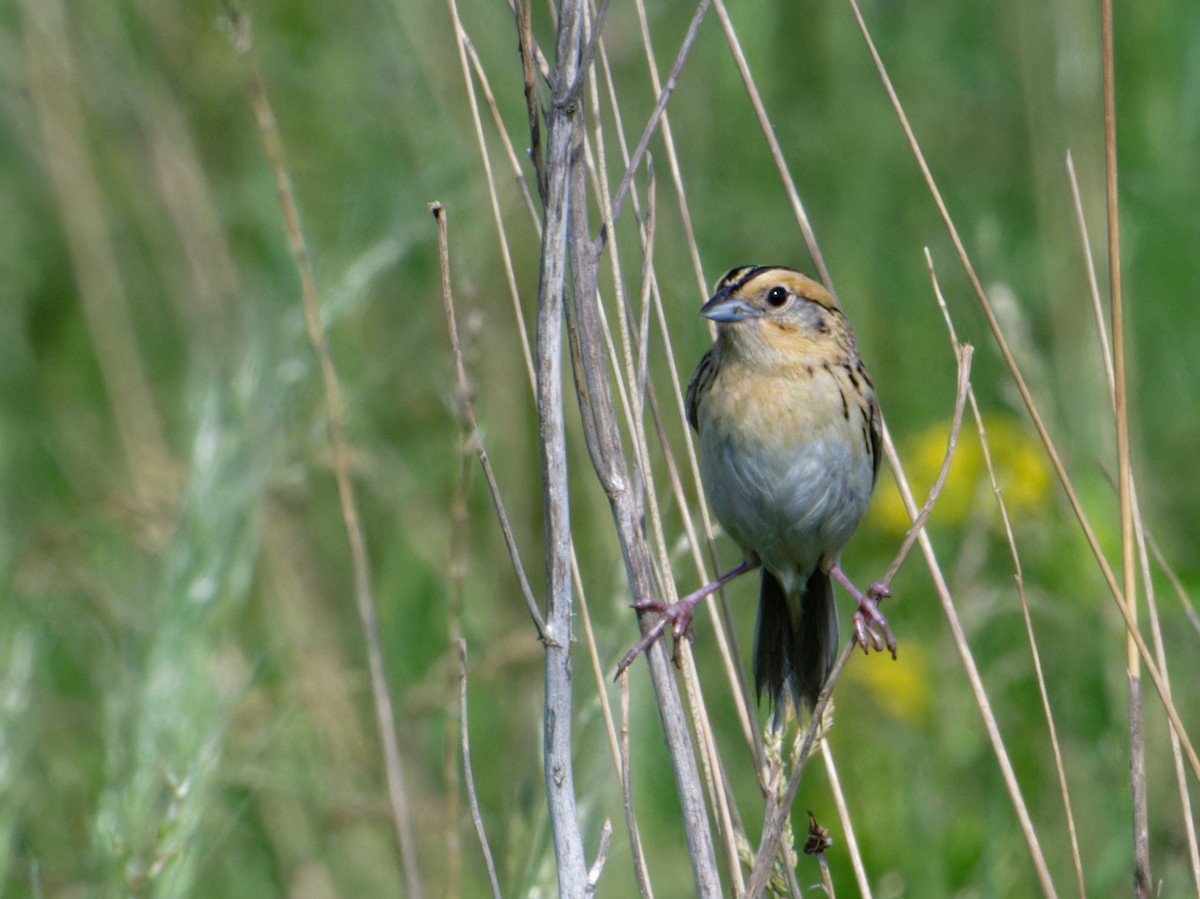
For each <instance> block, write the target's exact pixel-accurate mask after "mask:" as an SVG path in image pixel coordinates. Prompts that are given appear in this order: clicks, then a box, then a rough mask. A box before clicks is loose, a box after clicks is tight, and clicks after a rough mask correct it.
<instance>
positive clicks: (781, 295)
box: [700, 266, 849, 364]
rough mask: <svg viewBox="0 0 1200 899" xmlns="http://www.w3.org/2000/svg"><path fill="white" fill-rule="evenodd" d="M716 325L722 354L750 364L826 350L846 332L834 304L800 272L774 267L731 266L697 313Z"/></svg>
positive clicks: (840, 340)
mask: <svg viewBox="0 0 1200 899" xmlns="http://www.w3.org/2000/svg"><path fill="white" fill-rule="evenodd" d="M700 313H701V315H704V316H705V317H706V318H709V319H711V320H713V321H715V322H717V324H718V342H719V343H720V344H721V349H722V352H730V353H732V354H733V355H734V356H735V357H738V358H741V359H743V360H744V361H746V362H748V363H751V364H753V363H754V362H762V363H770V362H772V361H774V360H775V359H776V357H777V356H778V355H779V354H784V355H786V356H789V357H791V358H792V359H796V358H802V357H805V356H813V355H821V354H824V353H827V352H828V346H829V341H830V340H831V339H832V340H833V341H834V342H835V343H836V344H843V343H844V342H845V340H846V336H847V335H848V333H849V330H848V328H847V326H846V321H845V318H844V317H843V316H842V311H841V309H840V308H839V307H838V304H837V300H835V299H834V298H833V295H832V294H830V293H829V291H827V290H826V289H825V288H824V287H822V286H821V285H820V284H818V283H817V282H816V281H814V280H812V278H809V277H807V276H805V275H802V274H801V273H800V272H797V271H793V270H792V269H788V268H780V267H774V266H746V267H743V268H736V269H733V270H732V271H730V272H729V273H727V274H726V275H725V276H724V277H723V278H721V280H719V281H718V282H717V284H716V286H715V288H714V291H713V297H712V299H711V300H709V301H708V302H707V303H705V304H704V306H703V308H702V309H701V310H700Z"/></svg>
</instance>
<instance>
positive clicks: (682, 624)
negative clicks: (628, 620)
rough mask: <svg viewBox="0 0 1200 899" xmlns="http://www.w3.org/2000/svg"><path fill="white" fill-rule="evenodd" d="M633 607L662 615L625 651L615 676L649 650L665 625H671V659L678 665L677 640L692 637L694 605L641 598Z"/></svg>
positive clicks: (618, 675) (684, 602) (685, 602)
mask: <svg viewBox="0 0 1200 899" xmlns="http://www.w3.org/2000/svg"><path fill="white" fill-rule="evenodd" d="M633 608H634V609H636V610H637V611H639V612H657V613H658V614H659V615H661V616H662V617H661V618H659V619H658V621H656V622H654V624H653V626H651V628H650V630H648V631H646V633H645V634H644V635H643V636H642V639H640V640H638V642H637V643H636V644H635V645H634V647H633V649H631V650H629V652H627V653H625V657H624V658H623V659H621V663H620V664H619V665H617V675H616V676H617V677H620V676H621V674H622V673H623V672H624V671H625V669H626V668H628V667H629V666H630V665H632V664H633V662H634V660H635V659H636V658H637V657H638V656H639V655H641V654H642V653H643V652H649V650H650V647H651V646H653V645H654V643H655V642H656V641H657V640H658V638H659V637H661V636H662V634H663V631H665V630H666V629H667V625H670V626H671V641H672V644H673V648H672V650H671V661H673V662H674V663H675V667H676V668H678V667H679V665H680V661H679V642H680V641H681V640H682V639H683V638H684V637H687V639H688V640H689V641H690V640H692V639H693V633H692V613H693V611H694V610H695V606H694V605H693V604H692V603H691V602H687V601H680V602H677V603H674V604H673V605H667V604H666V603H665V602H663V601H662V600H661V599H642V600H638V601H637V602H635V603H633Z"/></svg>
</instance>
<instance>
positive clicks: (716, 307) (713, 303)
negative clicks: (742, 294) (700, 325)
mask: <svg viewBox="0 0 1200 899" xmlns="http://www.w3.org/2000/svg"><path fill="white" fill-rule="evenodd" d="M700 314H701V315H703V316H704V317H705V318H711V319H712V320H713V321H715V322H740V321H745V320H746V319H748V318H760V317H761V316H762V312H760V311H759V310H758V309H755V308H754V307H753V306H750V305H749V304H747V303H746V301H745V300H741V299H738V298H737V297H731V296H728V295H722V294H717V295H716V296H715V297H713V298H712V299H711V300H709V301H708V302H707V303H705V304H704V305H703V306H702V307H701V308H700Z"/></svg>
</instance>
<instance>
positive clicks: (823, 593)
mask: <svg viewBox="0 0 1200 899" xmlns="http://www.w3.org/2000/svg"><path fill="white" fill-rule="evenodd" d="M837 650H838V621H837V608H836V607H835V606H834V604H833V585H832V584H831V583H830V582H829V575H827V574H826V573H825V572H823V571H821V569H819V568H818V569H817V570H815V571H814V572H813V573H812V574H811V575H809V578H808V580H807V581H806V582H805V584H804V586H803V587H802V588H801V590H800V591H799V595H798V596H793V597H789V596H788V595H787V593H786V592H785V591H784V589H783V585H782V584H780V583H779V581H778V580H777V579H776V577H775V575H773V574H771V572H769V571H768V570H767V569H766V568H763V570H762V590H761V592H760V594H759V599H758V624H757V625H756V626H755V629H754V686H755V689H756V690H757V692H758V696H759V698H760V699H761V698H762V695H763V694H764V693H766V694H767V696H769V697H770V699H771V705H772V707H773V708H774V710H775V711H774V715H773V716H772V726H773V727H777V728H778V727H782V726H783V722H784V719H785V716H786V701H787V698H788V696H789V694H790V697H791V700H792V702H793V704H794V705H795V708H796V715H797V717H799V715H800V708H801V704H802V703H803V704H804V705H805V706H806V707H807V708H808V710H809V711H811V710H812V708H813V707H814V706H815V705H816V704H817V696H818V695H819V694H820V692H821V688H822V687H823V686H825V678H826V677H827V676H828V675H829V670H830V669H831V668H832V667H833V663H834V661H835V660H836V659H837Z"/></svg>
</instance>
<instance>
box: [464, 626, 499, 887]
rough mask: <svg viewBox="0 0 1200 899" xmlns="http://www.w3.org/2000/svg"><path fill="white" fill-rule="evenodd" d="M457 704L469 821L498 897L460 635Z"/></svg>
mask: <svg viewBox="0 0 1200 899" xmlns="http://www.w3.org/2000/svg"><path fill="white" fill-rule="evenodd" d="M458 704H459V705H458V708H459V726H458V729H459V734H460V736H461V738H462V761H463V780H465V781H466V787H467V801H468V802H469V803H470V805H471V821H472V822H474V824H475V833H477V834H478V835H479V846H480V848H481V849H482V850H483V861H484V863H485V864H486V865H487V873H488V883H489V884H490V885H491V887H492V895H493V896H494V897H495V899H500V880H499V878H498V877H496V863H495V862H494V861H493V860H492V847H491V846H490V845H488V838H487V831H486V830H484V827H483V813H482V812H481V811H480V810H479V796H478V794H477V793H476V792H475V773H474V772H473V771H472V770H471V737H470V732H469V730H468V729H467V641H466V640H464V639H462V638H461V637H460V638H459V639H458Z"/></svg>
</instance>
